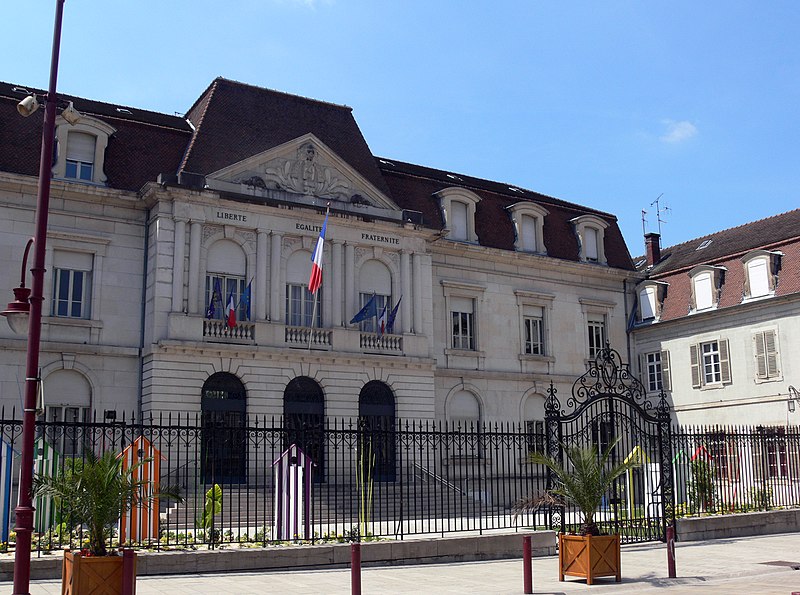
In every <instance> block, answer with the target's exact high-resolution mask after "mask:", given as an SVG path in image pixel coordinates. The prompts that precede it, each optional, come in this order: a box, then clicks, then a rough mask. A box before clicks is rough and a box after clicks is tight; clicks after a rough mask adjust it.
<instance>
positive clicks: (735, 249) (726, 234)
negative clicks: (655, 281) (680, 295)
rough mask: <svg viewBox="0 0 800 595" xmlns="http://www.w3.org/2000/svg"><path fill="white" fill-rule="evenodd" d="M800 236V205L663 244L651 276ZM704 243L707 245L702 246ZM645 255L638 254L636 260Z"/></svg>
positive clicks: (736, 254)
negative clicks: (668, 244)
mask: <svg viewBox="0 0 800 595" xmlns="http://www.w3.org/2000/svg"><path fill="white" fill-rule="evenodd" d="M798 237H800V209H795V210H794V211H788V212H786V213H781V214H779V215H773V216H772V217H767V218H765V219H759V220H757V221H752V222H750V223H745V224H744V225H740V226H738V227H731V228H729V229H723V230H722V231H718V232H715V233H712V234H709V235H705V236H702V237H699V238H695V239H693V240H689V241H687V242H683V243H682V244H676V245H675V246H671V247H669V248H662V249H661V260H659V261H658V263H656V264H655V266H653V268H652V269H650V276H651V277H658V276H660V275H666V274H669V273H671V272H674V271H678V270H683V269H687V270H688V269H690V268H692V267H693V266H695V265H697V264H710V263H715V262H716V261H721V260H724V259H726V257H730V256H741V255H743V254H745V253H746V252H750V251H751V250H757V249H759V248H766V247H768V246H772V245H776V244H780V243H782V242H784V241H785V240H790V239H795V238H798ZM704 243H705V244H706V245H705V247H701V246H702V245H703V244H704ZM642 258H643V257H639V258H637V259H636V262H639V261H640V259H642Z"/></svg>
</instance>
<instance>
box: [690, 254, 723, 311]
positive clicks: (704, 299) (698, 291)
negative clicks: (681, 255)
mask: <svg viewBox="0 0 800 595" xmlns="http://www.w3.org/2000/svg"><path fill="white" fill-rule="evenodd" d="M726 270H727V269H726V268H725V267H716V266H710V265H700V266H696V267H694V268H693V269H692V270H690V271H689V277H690V278H691V279H692V304H691V311H692V312H702V311H703V310H711V309H713V308H716V307H717V304H718V303H719V294H720V291H721V290H722V285H723V283H724V282H725V271H726Z"/></svg>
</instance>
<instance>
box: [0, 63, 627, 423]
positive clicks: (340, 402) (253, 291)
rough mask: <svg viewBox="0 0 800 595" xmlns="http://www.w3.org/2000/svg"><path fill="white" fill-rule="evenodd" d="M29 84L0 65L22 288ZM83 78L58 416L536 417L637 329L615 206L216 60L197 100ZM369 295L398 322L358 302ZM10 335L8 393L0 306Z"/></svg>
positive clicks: (67, 222)
mask: <svg viewBox="0 0 800 595" xmlns="http://www.w3.org/2000/svg"><path fill="white" fill-rule="evenodd" d="M30 92H37V91H36V90H33V89H27V88H23V87H22V86H20V85H12V84H7V83H0V127H2V128H1V129H2V130H3V135H2V137H0V143H2V147H1V148H0V203H1V204H2V209H3V212H4V214H5V216H4V217H3V218H2V219H0V280H2V283H3V284H4V286H5V288H6V292H7V295H8V296H9V298H8V299H9V301H10V300H11V299H12V298H11V289H12V288H13V287H15V286H16V283H17V280H18V274H19V267H20V263H21V259H22V252H23V250H24V247H25V243H26V240H27V239H28V238H29V237H30V236H31V235H32V233H33V221H34V209H35V198H36V187H37V178H36V176H37V171H38V151H39V146H40V144H39V142H40V141H39V138H40V133H41V125H42V122H41V118H40V114H35V115H34V116H32V117H30V118H27V119H23V118H21V117H19V115H18V114H17V113H16V110H15V105H16V103H17V102H19V101H20V100H21V99H22V98H24V97H25V96H26V94H28V93H30ZM69 99H70V100H72V101H73V102H74V106H75V108H76V109H77V110H78V111H79V112H81V114H82V115H83V117H82V119H81V121H80V122H79V123H78V124H77V125H74V126H72V125H70V124H68V123H67V122H65V121H63V119H61V118H59V120H58V122H57V138H58V151H57V154H56V155H54V164H53V183H52V191H51V212H50V227H49V231H48V245H47V275H46V287H45V304H44V313H45V317H44V321H43V336H42V353H41V363H42V378H43V383H44V394H45V408H46V409H47V414H46V415H47V416H48V419H88V416H90V415H91V413H90V412H97V415H98V416H103V415H104V416H106V418H110V417H113V416H114V415H116V416H118V417H119V416H122V415H123V413H125V414H126V415H130V413H131V412H134V414H136V415H142V414H144V415H145V416H147V415H149V414H159V413H164V414H171V415H173V416H178V415H184V414H186V415H189V416H194V415H196V414H200V413H203V414H204V415H206V416H211V417H214V418H217V419H242V418H243V416H245V415H251V416H260V415H264V416H282V415H285V416H289V417H291V416H309V415H310V416H323V415H324V416H345V417H350V416H358V415H366V414H368V412H372V413H375V412H377V413H376V414H379V415H383V416H390V415H391V416H394V417H396V418H404V419H408V418H412V419H435V420H469V421H472V420H481V421H500V420H502V421H514V422H536V421H537V420H541V419H542V417H543V401H544V395H545V394H546V393H545V391H546V388H547V387H548V386H549V383H550V382H553V383H554V385H555V386H556V388H558V389H559V390H561V391H563V392H565V391H568V389H569V387H570V386H571V383H572V381H573V380H574V378H575V377H577V376H579V375H580V374H582V373H583V372H584V371H585V369H586V362H587V360H588V359H589V358H590V357H592V356H593V354H594V352H595V351H596V350H597V349H599V348H601V347H602V346H603V345H604V343H605V341H606V340H608V341H610V343H611V345H612V346H613V347H615V348H616V349H618V350H619V351H621V352H623V353H624V352H625V345H626V318H627V317H626V312H627V310H628V309H629V308H630V307H631V306H630V304H628V303H627V302H628V298H627V297H626V294H627V292H628V289H629V288H630V287H631V286H632V284H633V283H635V281H636V280H637V279H638V278H639V277H638V274H637V273H636V271H635V270H634V267H633V265H632V262H631V259H630V256H629V253H628V250H627V248H626V246H625V244H624V241H623V239H622V236H621V233H620V231H619V228H618V226H617V222H616V218H615V217H614V216H613V215H611V214H608V213H605V212H600V211H596V210H593V209H589V208H586V207H582V206H579V205H576V204H572V203H569V202H566V201H563V200H559V199H556V198H553V197H550V196H545V195H542V194H539V193H536V192H533V191H529V190H525V189H522V188H518V187H515V186H512V185H509V184H504V183H499V182H493V181H488V180H483V179H479V178H473V177H470V176H467V175H463V174H456V173H452V172H446V171H441V170H436V169H432V168H427V167H423V166H418V165H413V164H409V163H403V162H400V161H396V160H391V159H388V158H380V157H375V156H374V155H373V154H372V153H371V151H370V150H369V147H368V145H367V143H366V141H365V139H364V138H363V136H362V134H361V132H360V130H359V128H358V126H357V124H356V121H355V119H354V118H353V115H352V110H351V109H350V108H348V107H346V106H340V105H333V104H329V103H325V102H321V101H315V100H311V99H307V98H303V97H296V96H292V95H288V94H284V93H280V92H276V91H271V90H267V89H262V88H258V87H253V86H249V85H245V84H241V83H237V82H233V81H229V80H226V79H222V78H220V79H216V80H215V81H213V82H212V83H211V85H210V86H209V87H208V88H207V89H206V90H205V91H204V92H203V94H202V95H201V96H200V97H199V98H198V100H197V101H196V102H195V104H194V105H193V106H192V107H191V108H190V109H189V111H188V112H187V114H186V115H185V116H183V117H179V116H168V115H164V114H158V113H153V112H148V111H145V110H139V109H136V108H133V107H126V106H116V105H112V104H107V103H102V102H99V101H93V100H87V99H82V98H79V97H70V98H69ZM327 209H329V215H328V219H327V226H326V241H325V248H324V253H323V282H322V289H321V290H320V292H319V293H318V294H316V297H317V298H318V299H316V298H315V296H314V295H312V294H310V293H309V292H308V291H307V289H306V284H307V282H308V278H309V272H310V269H311V253H312V251H313V250H314V247H315V245H316V242H317V239H318V236H319V233H320V230H321V228H322V226H323V221H324V220H325V216H326V210H327ZM248 295H249V300H248V299H247V298H246V297H245V296H248ZM373 296H374V298H373ZM370 299H374V300H375V303H376V305H377V310H378V312H383V311H384V308H385V311H386V313H387V314H389V313H391V312H393V311H394V313H395V319H394V327H393V329H391V332H384V333H381V332H379V331H380V329H379V328H378V325H379V321H378V320H377V319H376V318H375V317H369V318H367V319H366V320H364V321H362V322H358V323H354V324H351V323H350V320H351V319H352V318H353V317H354V315H355V314H356V313H357V312H358V311H359V309H360V308H361V307H362V306H364V305H365V304H366V303H367V302H368V301H369V300H370ZM231 300H232V301H233V304H234V309H235V313H236V314H235V316H236V324H235V325H234V326H229V325H228V324H227V322H226V317H227V314H228V312H227V306H228V302H229V301H231ZM315 302H316V303H315ZM0 345H2V351H0V390H1V392H0V400H1V402H2V404H3V406H4V407H5V408H6V410H7V411H8V410H9V409H10V408H13V407H18V406H19V404H20V403H21V392H20V391H21V387H22V384H23V380H24V379H23V376H24V354H25V339H24V337H20V336H17V335H14V334H13V333H12V332H11V331H10V330H9V328H7V325H5V324H4V325H2V327H0Z"/></svg>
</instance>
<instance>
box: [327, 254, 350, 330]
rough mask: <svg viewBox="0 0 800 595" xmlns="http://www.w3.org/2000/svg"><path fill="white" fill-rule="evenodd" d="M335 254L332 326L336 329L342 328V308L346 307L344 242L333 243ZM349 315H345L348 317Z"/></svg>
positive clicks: (332, 286) (332, 280)
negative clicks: (343, 283)
mask: <svg viewBox="0 0 800 595" xmlns="http://www.w3.org/2000/svg"><path fill="white" fill-rule="evenodd" d="M331 247H332V252H333V266H332V269H333V275H331V276H332V279H331V289H333V295H332V296H331V298H332V301H331V306H332V308H331V325H332V326H334V327H338V326H342V325H343V321H342V307H343V305H344V293H343V291H342V289H343V287H342V280H343V275H344V262H343V260H342V242H333V243H332V246H331ZM346 315H347V314H345V316H346Z"/></svg>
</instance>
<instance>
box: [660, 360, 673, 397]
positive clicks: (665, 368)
mask: <svg viewBox="0 0 800 595" xmlns="http://www.w3.org/2000/svg"><path fill="white" fill-rule="evenodd" d="M661 388H662V389H663V390H664V391H670V390H672V384H671V383H670V377H669V351H666V350H664V351H662V352H661Z"/></svg>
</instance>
